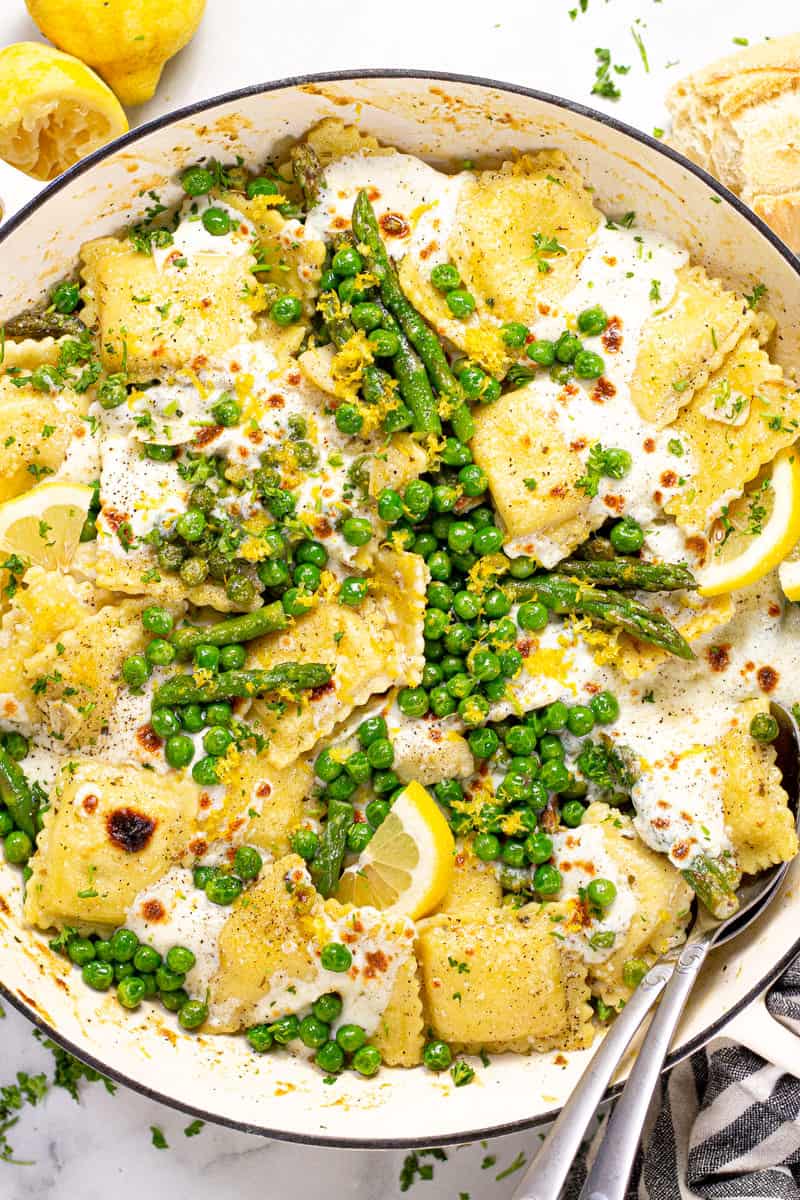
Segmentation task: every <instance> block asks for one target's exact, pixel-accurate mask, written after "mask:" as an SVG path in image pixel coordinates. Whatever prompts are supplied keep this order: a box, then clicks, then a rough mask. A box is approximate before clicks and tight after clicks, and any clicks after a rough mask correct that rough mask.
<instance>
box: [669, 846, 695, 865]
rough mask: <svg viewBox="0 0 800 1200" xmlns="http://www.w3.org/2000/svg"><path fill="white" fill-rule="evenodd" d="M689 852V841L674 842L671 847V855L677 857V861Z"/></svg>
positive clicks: (690, 848) (690, 850)
mask: <svg viewBox="0 0 800 1200" xmlns="http://www.w3.org/2000/svg"><path fill="white" fill-rule="evenodd" d="M691 852H692V846H691V843H690V842H676V843H675V845H674V846H673V847H672V857H673V858H677V859H678V861H679V862H681V861H683V859H685V858H688V857H689V855H690V854H691Z"/></svg>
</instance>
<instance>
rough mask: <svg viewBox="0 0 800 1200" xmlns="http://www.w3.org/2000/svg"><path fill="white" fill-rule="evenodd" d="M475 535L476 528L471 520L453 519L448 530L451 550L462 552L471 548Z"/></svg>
mask: <svg viewBox="0 0 800 1200" xmlns="http://www.w3.org/2000/svg"><path fill="white" fill-rule="evenodd" d="M474 536H475V529H474V526H473V525H471V524H470V522H469V521H453V522H452V524H451V525H450V528H449V529H448V531H447V544H448V546H449V547H450V549H451V550H454V551H455V552H456V553H457V554H461V553H464V551H466V550H469V549H470V547H471V546H472V539H473V537H474Z"/></svg>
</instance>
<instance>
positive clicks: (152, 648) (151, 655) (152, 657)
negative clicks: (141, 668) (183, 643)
mask: <svg viewBox="0 0 800 1200" xmlns="http://www.w3.org/2000/svg"><path fill="white" fill-rule="evenodd" d="M144 656H145V658H146V659H147V661H148V662H149V663H150V664H151V665H152V666H154V667H168V666H169V664H170V663H171V662H172V661H173V660H174V658H175V647H174V646H173V645H172V642H168V641H167V640H166V639H165V638H153V640H152V641H151V642H149V643H148V645H147V647H146V649H145V652H144Z"/></svg>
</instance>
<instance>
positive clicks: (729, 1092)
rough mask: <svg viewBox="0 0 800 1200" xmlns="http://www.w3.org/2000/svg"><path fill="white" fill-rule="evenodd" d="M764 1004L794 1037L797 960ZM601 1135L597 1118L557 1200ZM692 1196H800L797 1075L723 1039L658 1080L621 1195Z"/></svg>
mask: <svg viewBox="0 0 800 1200" xmlns="http://www.w3.org/2000/svg"><path fill="white" fill-rule="evenodd" d="M767 1008H768V1009H769V1011H770V1012H771V1013H772V1014H773V1016H775V1017H779V1018H780V1020H781V1021H782V1022H783V1023H784V1024H785V1025H788V1026H789V1027H790V1028H792V1029H793V1030H794V1032H796V1033H797V1034H798V1035H800V959H798V960H797V961H795V962H794V963H793V964H792V966H791V967H790V968H789V969H788V971H786V973H785V974H784V975H783V976H782V978H781V979H780V980H779V981H778V983H777V984H776V985H775V987H774V988H773V990H772V992H771V993H770V995H769V996H768V997H767ZM797 1074H798V1076H800V1053H799V1054H798V1063H797ZM604 1131H605V1121H604V1122H603V1123H602V1124H601V1126H600V1127H599V1129H598V1132H597V1134H596V1135H595V1137H594V1138H593V1140H592V1142H591V1144H590V1145H589V1147H588V1149H587V1151H586V1153H585V1154H584V1156H583V1157H582V1159H580V1160H579V1161H578V1162H577V1163H576V1166H575V1168H574V1170H573V1173H572V1176H571V1178H570V1181H569V1185H568V1187H567V1190H566V1193H565V1200H577V1197H578V1193H579V1192H580V1190H581V1187H582V1185H583V1182H584V1180H585V1178H586V1169H587V1163H589V1164H590V1163H591V1161H592V1156H593V1154H594V1153H595V1152H596V1149H597V1147H598V1146H599V1144H600V1140H601V1138H602V1135H603V1133H604ZM695 1197H697V1198H700V1200H723V1198H725V1197H747V1198H748V1200H800V1078H798V1077H795V1076H794V1075H785V1074H784V1073H783V1072H781V1071H780V1069H779V1068H778V1067H773V1066H772V1065H771V1064H769V1063H765V1062H764V1060H763V1058H759V1057H758V1055H756V1054H753V1053H752V1052H751V1051H750V1050H746V1049H745V1048H744V1047H743V1046H739V1045H736V1044H735V1043H733V1042H731V1041H730V1040H729V1039H726V1038H717V1039H716V1040H715V1041H713V1042H710V1043H709V1045H708V1046H707V1047H706V1048H705V1049H704V1050H701V1051H698V1053H697V1054H695V1055H693V1056H692V1057H691V1058H690V1059H687V1060H686V1061H685V1062H682V1063H679V1064H678V1066H677V1067H674V1068H673V1070H672V1071H670V1072H669V1074H668V1075H666V1076H665V1077H664V1078H663V1079H662V1083H661V1089H660V1093H657V1094H656V1096H655V1097H654V1101H653V1105H652V1107H651V1109H650V1112H649V1114H648V1120H647V1125H646V1127H645V1131H644V1136H643V1139H642V1148H641V1150H640V1152H639V1157H638V1159H637V1162H636V1166H635V1169H634V1173H633V1178H632V1180H631V1186H630V1189H629V1191H628V1197H627V1200H694V1198H695Z"/></svg>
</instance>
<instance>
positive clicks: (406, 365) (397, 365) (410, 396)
mask: <svg viewBox="0 0 800 1200" xmlns="http://www.w3.org/2000/svg"><path fill="white" fill-rule="evenodd" d="M381 308H382V310H383V314H384V317H383V325H384V328H386V329H391V330H393V331H394V332H395V333H396V334H397V336H398V338H399V339H400V349H399V351H398V352H397V354H395V355H394V357H393V359H392V366H393V368H394V373H395V376H396V378H397V382H398V384H399V385H400V395H401V396H402V397H403V400H404V401H405V403H406V404H407V405H408V407H409V408H410V409H411V412H412V413H413V414H414V429H415V430H416V432H417V433H441V431H442V423H441V421H440V420H439V413H438V411H437V408H436V398H435V397H434V394H433V391H432V390H431V385H430V381H429V379H428V373H427V371H426V370H425V367H424V365H423V363H422V360H421V359H420V358H419V356H418V355H417V354H416V353H415V351H414V349H413V348H412V346H411V343H410V342H409V340H408V338H407V337H406V336H405V334H404V333H403V331H402V329H401V328H400V326H399V324H398V322H397V321H396V320H395V319H394V316H393V315H392V313H391V312H390V311H389V310H388V308H386V307H385V306H384V305H381Z"/></svg>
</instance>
